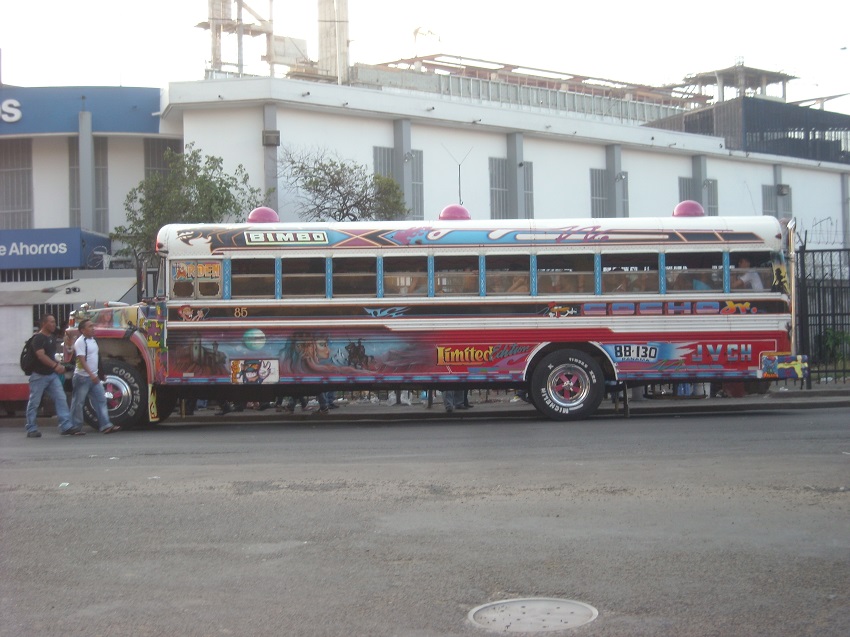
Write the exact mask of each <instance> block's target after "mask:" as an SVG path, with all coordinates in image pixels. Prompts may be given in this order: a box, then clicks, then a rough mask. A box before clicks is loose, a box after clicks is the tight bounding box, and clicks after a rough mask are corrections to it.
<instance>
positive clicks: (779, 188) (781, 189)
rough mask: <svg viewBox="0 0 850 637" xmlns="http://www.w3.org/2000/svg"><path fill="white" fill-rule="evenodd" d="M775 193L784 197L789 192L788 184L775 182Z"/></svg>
mask: <svg viewBox="0 0 850 637" xmlns="http://www.w3.org/2000/svg"><path fill="white" fill-rule="evenodd" d="M776 194H777V195H779V196H780V197H785V196H787V195H790V194H791V186H789V185H788V184H776Z"/></svg>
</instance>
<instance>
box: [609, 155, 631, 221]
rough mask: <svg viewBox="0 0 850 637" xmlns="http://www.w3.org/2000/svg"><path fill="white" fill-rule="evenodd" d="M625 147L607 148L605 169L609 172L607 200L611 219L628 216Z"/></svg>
mask: <svg viewBox="0 0 850 637" xmlns="http://www.w3.org/2000/svg"><path fill="white" fill-rule="evenodd" d="M622 155H623V147H622V146H620V144H610V145H608V146H606V147H605V169H606V170H607V171H608V185H607V188H606V193H605V196H606V199H607V208H608V216H609V217H625V216H626V188H627V187H628V186H627V183H626V173H625V172H624V171H623V162H622Z"/></svg>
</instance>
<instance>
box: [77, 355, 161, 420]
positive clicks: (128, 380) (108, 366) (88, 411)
mask: <svg viewBox="0 0 850 637" xmlns="http://www.w3.org/2000/svg"><path fill="white" fill-rule="evenodd" d="M103 373H104V374H105V375H106V380H105V381H104V388H105V389H106V391H107V392H108V393H110V394H112V398H107V399H106V405H107V407H108V408H109V420H110V421H111V422H112V424H113V425H119V426H121V427H138V426H140V425H146V424H147V423H148V386H147V382H146V381H145V376H144V374H143V373H142V372H140V371H139V370H138V369H136V368H135V367H133V366H132V365H129V364H127V363H125V362H124V361H119V360H114V359H111V358H107V359H105V360H104V361H103ZM83 414H84V416H85V421H86V423H88V424H89V425H91V426H93V427H96V426H97V425H96V423H97V416H96V415H95V411H94V409H93V408H92V405H91V400H90V399H88V400H86V404H85V406H84V407H83Z"/></svg>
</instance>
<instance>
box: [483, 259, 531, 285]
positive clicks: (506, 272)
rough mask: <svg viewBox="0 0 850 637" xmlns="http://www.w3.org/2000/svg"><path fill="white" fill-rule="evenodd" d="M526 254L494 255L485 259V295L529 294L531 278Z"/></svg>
mask: <svg viewBox="0 0 850 637" xmlns="http://www.w3.org/2000/svg"><path fill="white" fill-rule="evenodd" d="M529 261H530V260H529V257H528V255H527V254H521V255H520V254H517V255H503V254H494V255H491V256H488V257H487V259H486V263H487V271H486V279H487V294H488V295H490V294H529V293H530V292H531V276H530V272H529V269H528V267H529Z"/></svg>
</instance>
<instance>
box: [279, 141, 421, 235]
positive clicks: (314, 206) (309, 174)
mask: <svg viewBox="0 0 850 637" xmlns="http://www.w3.org/2000/svg"><path fill="white" fill-rule="evenodd" d="M280 168H281V174H282V177H283V178H284V180H285V181H286V182H288V184H289V186H290V187H291V188H292V189H293V190H294V191H295V192H296V196H297V198H298V200H299V210H298V215H299V216H300V217H301V218H302V219H304V220H305V221H371V220H391V219H403V218H404V217H406V216H407V214H408V212H409V210H408V209H407V207H406V206H405V204H404V194H403V193H402V191H401V188H400V187H399V185H398V184H397V183H396V182H395V180H393V179H392V178H391V177H386V176H384V175H378V174H371V173H370V172H369V170H368V169H367V167H366V166H363V165H362V164H358V163H356V162H354V161H349V160H342V159H339V158H337V157H329V156H328V154H327V153H326V152H324V151H318V152H315V153H308V152H297V151H294V150H292V149H284V151H283V155H282V157H281V159H280Z"/></svg>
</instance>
